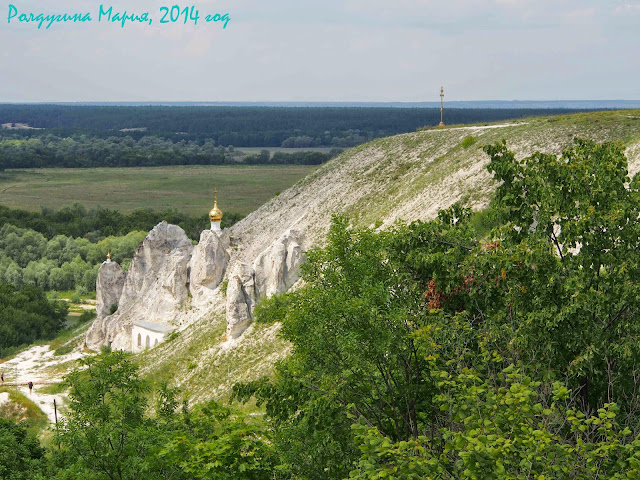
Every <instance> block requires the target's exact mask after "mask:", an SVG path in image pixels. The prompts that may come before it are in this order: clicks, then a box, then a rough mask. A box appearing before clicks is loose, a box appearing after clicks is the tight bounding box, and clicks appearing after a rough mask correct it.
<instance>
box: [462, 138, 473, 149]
mask: <svg viewBox="0 0 640 480" xmlns="http://www.w3.org/2000/svg"><path fill="white" fill-rule="evenodd" d="M474 143H476V139H475V138H474V137H473V135H469V136H468V137H465V138H464V140H462V143H461V144H460V145H462V148H469V147H470V146H471V145H473V144H474Z"/></svg>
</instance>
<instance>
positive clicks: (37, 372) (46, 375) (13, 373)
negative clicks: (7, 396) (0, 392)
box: [0, 345, 83, 422]
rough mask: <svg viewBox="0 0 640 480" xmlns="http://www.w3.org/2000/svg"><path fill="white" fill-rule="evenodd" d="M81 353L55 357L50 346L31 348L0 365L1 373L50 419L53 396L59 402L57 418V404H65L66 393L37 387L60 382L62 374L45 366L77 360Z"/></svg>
mask: <svg viewBox="0 0 640 480" xmlns="http://www.w3.org/2000/svg"><path fill="white" fill-rule="evenodd" d="M82 356H83V354H82V353H81V352H79V351H73V352H71V353H69V354H67V355H61V356H57V357H56V356H54V355H53V351H52V350H50V349H49V345H42V346H37V347H31V348H30V349H28V350H25V351H24V352H22V353H20V354H18V355H17V356H16V357H14V358H12V359H11V360H8V361H6V362H4V363H2V364H0V370H2V371H3V372H4V379H5V382H6V383H7V384H15V385H16V388H17V389H18V391H19V392H20V393H22V394H24V395H25V396H26V397H27V398H28V399H29V400H31V401H32V402H34V403H35V404H36V405H37V406H38V407H39V408H40V409H41V410H42V411H43V412H44V413H45V414H46V415H47V417H49V420H50V421H51V422H54V421H55V416H54V408H53V400H54V399H55V400H56V403H57V404H58V419H59V418H60V417H61V414H60V407H61V406H62V407H64V405H65V404H66V403H67V398H66V395H65V394H56V395H50V394H47V393H41V392H40V391H39V388H38V387H43V386H44V385H47V384H52V383H59V382H61V381H62V375H55V374H54V375H52V374H51V369H49V368H47V367H52V366H55V365H58V364H61V363H65V362H68V361H70V360H76V359H78V358H81V357H82ZM45 369H46V370H47V371H45ZM29 382H33V392H31V393H29V387H28V385H27V384H28V383H29Z"/></svg>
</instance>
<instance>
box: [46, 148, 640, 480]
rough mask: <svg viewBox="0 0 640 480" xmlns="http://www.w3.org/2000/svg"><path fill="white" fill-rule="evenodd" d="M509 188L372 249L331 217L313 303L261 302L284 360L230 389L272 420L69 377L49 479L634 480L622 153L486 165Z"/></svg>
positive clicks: (636, 203)
mask: <svg viewBox="0 0 640 480" xmlns="http://www.w3.org/2000/svg"><path fill="white" fill-rule="evenodd" d="M485 151H486V152H487V153H488V154H489V156H490V157H491V161H490V163H489V171H490V172H491V173H492V174H493V175H494V178H495V179H496V180H498V181H499V182H500V184H499V187H498V189H497V192H496V196H495V198H494V200H493V202H492V205H491V208H490V209H489V210H488V211H487V212H484V213H482V214H472V212H471V211H470V210H469V209H466V208H462V207H460V206H458V205H454V206H452V207H450V208H449V209H446V210H443V211H441V212H440V213H439V215H438V218H437V219H435V220H434V221H431V222H415V223H412V224H410V225H401V224H398V225H395V226H394V227H392V228H390V229H388V230H384V231H379V230H378V229H376V228H355V227H353V226H351V225H350V223H349V221H348V219H346V218H344V217H336V218H335V219H334V222H333V224H332V226H331V229H330V232H329V237H328V241H327V244H326V246H324V247H323V248H316V249H313V250H311V251H310V252H307V261H306V263H305V264H304V266H303V272H302V274H303V279H304V284H303V286H301V287H300V288H298V289H297V290H295V291H293V292H291V293H288V294H284V295H281V296H275V297H272V298H270V299H268V300H263V301H262V302H261V303H260V304H259V305H258V307H257V309H256V318H257V320H258V321H259V322H262V323H267V324H269V323H274V322H280V323H281V329H280V334H281V335H282V337H283V338H284V339H286V340H288V341H289V342H290V343H291V347H292V350H291V354H290V355H289V356H288V357H287V358H285V359H284V360H282V361H281V362H279V363H278V365H277V366H276V372H275V375H274V376H272V377H269V378H263V379H260V380H258V381H254V382H250V383H246V384H239V385H236V387H235V388H234V397H235V398H236V399H239V400H241V401H248V400H255V402H256V403H257V405H258V406H259V407H262V408H264V410H265V418H264V419H261V418H259V417H257V418H256V417H247V416H244V415H242V414H240V413H239V412H232V411H230V410H229V409H228V408H226V407H224V406H222V405H220V404H217V403H210V404H208V405H205V406H202V407H199V408H195V409H190V408H189V406H188V404H187V403H184V404H183V408H182V411H180V408H179V407H180V405H179V403H180V402H178V400H177V395H178V393H177V391H175V390H173V389H171V388H169V387H167V386H163V387H161V389H160V391H159V392H158V396H159V398H160V401H159V403H158V405H157V406H156V409H155V414H153V415H152V414H150V413H148V409H147V405H146V400H145V399H146V398H148V397H147V395H148V392H149V389H150V387H149V385H148V384H146V383H145V382H144V381H142V380H140V379H139V378H138V376H137V373H136V368H135V366H133V365H132V364H131V363H130V362H129V360H128V357H127V356H126V355H125V354H122V353H115V354H113V353H108V352H105V353H103V354H101V355H100V356H98V357H94V358H90V359H88V360H86V361H85V362H86V366H87V367H88V368H86V369H85V370H82V371H79V372H75V373H73V374H72V375H71V376H70V377H69V379H68V382H69V384H70V386H71V405H70V407H71V411H70V412H69V415H68V417H67V420H66V421H65V423H64V424H63V425H62V427H61V430H60V432H59V434H58V436H57V438H56V441H57V442H59V443H60V444H61V450H60V451H59V452H55V451H54V452H52V456H51V461H50V462H49V463H48V464H47V465H46V467H47V468H49V469H50V474H49V476H50V477H51V478H60V479H62V478H90V479H125V478H127V479H128V478H177V479H182V478H210V479H217V478H223V479H224V478H250V479H253V478H265V479H266V478H270V479H294V478H295V479H344V478H355V479H363V480H364V479H385V478H386V479H396V478H401V479H416V480H417V479H446V480H454V479H456V480H457V479H476V480H479V479H496V480H497V479H500V480H507V479H510V480H511V479H518V480H520V479H522V480H525V479H532V478H535V479H538V480H543V479H552V478H553V479H567V480H578V479H580V480H582V479H584V480H586V479H600V478H602V479H604V478H606V479H614V480H622V479H630V478H640V436H639V435H638V433H639V429H638V427H639V421H640V414H639V413H638V412H639V411H640V398H639V396H638V385H639V384H640V383H639V382H638V379H639V378H640V352H639V351H638V348H639V347H638V344H639V343H638V337H639V336H640V332H639V328H640V327H639V325H640V318H639V313H640V295H639V294H640V292H638V282H637V278H638V276H639V274H640V272H639V271H638V269H639V268H640V249H639V248H638V247H639V245H638V243H639V242H640V240H639V239H640V175H636V177H634V178H633V179H631V178H629V176H628V172H627V162H626V158H625V156H624V150H623V148H622V147H621V146H619V145H616V144H610V143H607V144H603V145H597V144H594V143H592V142H589V141H582V140H578V141H576V142H575V145H574V146H573V147H572V148H569V149H567V150H566V151H565V152H564V153H563V154H562V156H559V157H558V156H556V155H546V154H541V153H536V154H534V155H532V156H530V157H528V158H525V159H517V158H516V157H515V155H514V154H513V153H511V152H509V150H508V149H507V147H506V145H505V144H504V143H498V144H496V145H491V146H487V147H485Z"/></svg>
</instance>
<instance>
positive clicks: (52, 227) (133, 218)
mask: <svg viewBox="0 0 640 480" xmlns="http://www.w3.org/2000/svg"><path fill="white" fill-rule="evenodd" d="M241 218H242V216H241V215H239V214H236V213H233V212H225V214H224V218H223V219H222V228H228V227H230V226H232V225H233V224H234V223H236V222H237V221H239V220H240V219H241ZM163 220H166V221H167V222H168V223H171V224H174V225H178V226H179V227H180V228H182V229H183V230H184V231H185V232H186V234H187V236H188V237H189V238H190V239H192V240H198V239H199V238H200V232H202V231H203V230H205V229H207V228H209V226H210V223H209V222H210V221H209V216H208V215H207V214H203V215H201V216H198V217H194V216H190V215H187V214H185V213H182V212H179V211H178V210H176V209H174V208H169V209H165V210H159V211H157V210H152V209H149V208H138V209H135V210H134V211H133V212H131V213H123V212H121V211H119V210H116V209H110V208H105V207H97V208H90V209H87V208H86V207H84V205H82V204H80V203H77V202H76V203H73V204H71V205H65V206H63V207H61V208H59V209H58V210H54V209H52V208H49V207H42V209H41V211H40V212H30V211H27V210H22V209H15V208H9V207H6V206H4V205H0V225H2V224H11V225H13V226H15V227H18V228H24V229H30V230H34V231H35V232H38V233H41V234H42V235H43V236H44V237H45V238H46V239H47V240H50V239H52V238H53V237H55V236H56V235H65V236H67V237H74V238H80V237H82V238H86V239H87V240H89V242H92V243H96V242H98V241H100V240H102V239H104V238H105V237H109V236H125V235H127V234H128V233H130V232H133V231H144V232H148V231H150V230H151V229H152V228H153V227H155V226H156V225H157V224H158V223H160V222H161V221H163Z"/></svg>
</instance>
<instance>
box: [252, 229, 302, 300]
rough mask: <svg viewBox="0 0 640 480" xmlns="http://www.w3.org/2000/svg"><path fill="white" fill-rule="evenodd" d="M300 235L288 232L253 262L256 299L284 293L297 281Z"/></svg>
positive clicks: (300, 258)
mask: <svg viewBox="0 0 640 480" xmlns="http://www.w3.org/2000/svg"><path fill="white" fill-rule="evenodd" d="M300 242H301V235H300V233H299V232H298V231H296V230H288V231H287V232H286V233H285V234H284V235H283V236H282V237H280V238H279V239H278V240H276V241H275V242H274V243H273V244H272V245H271V246H270V247H269V248H268V249H267V250H265V251H264V252H262V253H261V254H260V255H258V257H257V258H256V259H255V261H254V262H253V271H254V275H255V280H254V281H255V286H256V297H257V298H262V297H271V296H273V295H275V294H277V293H281V292H286V291H287V290H289V289H290V288H291V286H292V285H293V284H294V283H296V280H298V270H299V268H300V265H301V264H302V261H303V257H302V248H301V247H300Z"/></svg>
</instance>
